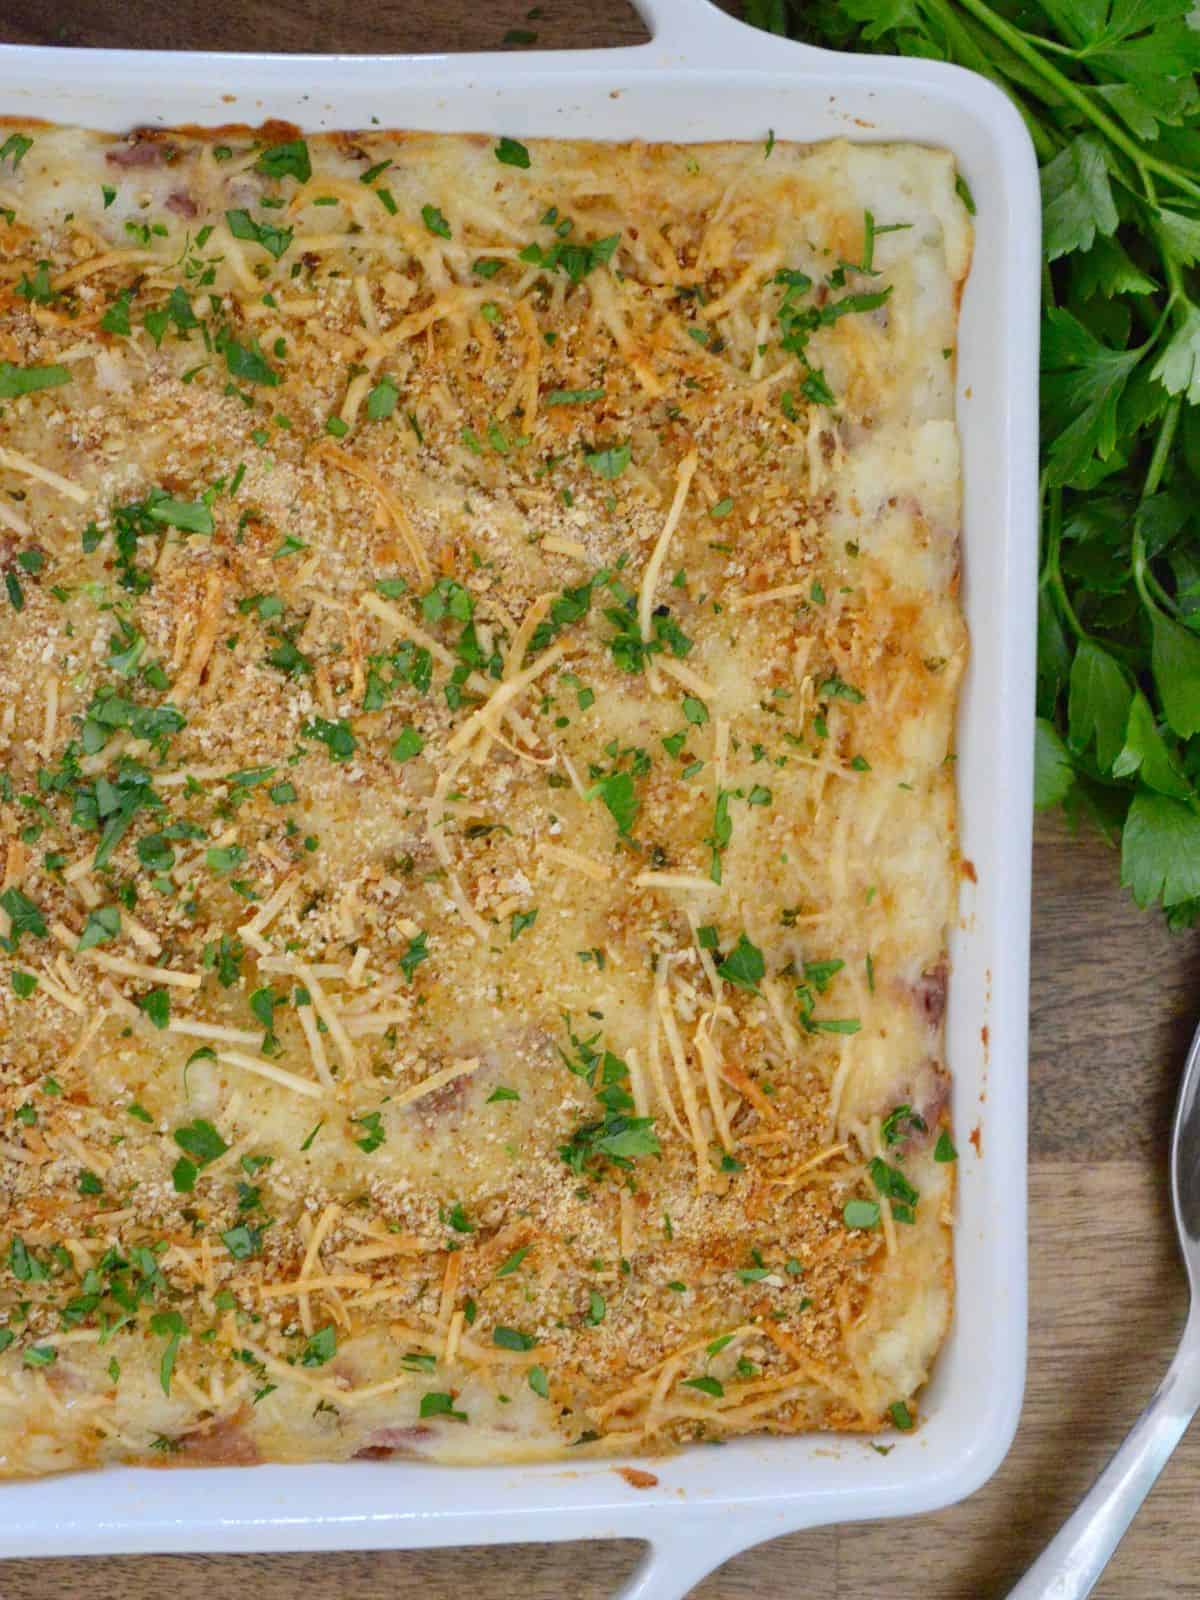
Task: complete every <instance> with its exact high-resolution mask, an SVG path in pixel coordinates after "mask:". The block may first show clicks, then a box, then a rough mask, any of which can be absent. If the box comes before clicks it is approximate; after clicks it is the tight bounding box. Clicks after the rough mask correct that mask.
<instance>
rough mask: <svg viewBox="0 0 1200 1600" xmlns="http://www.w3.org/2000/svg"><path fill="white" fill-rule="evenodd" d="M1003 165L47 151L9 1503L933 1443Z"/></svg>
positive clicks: (22, 726) (401, 152)
mask: <svg viewBox="0 0 1200 1600" xmlns="http://www.w3.org/2000/svg"><path fill="white" fill-rule="evenodd" d="M969 253H970V230H969V225H968V223H967V220H966V214H965V210H964V207H963V205H962V202H961V201H960V199H959V198H958V196H957V194H956V190H955V174H954V169H953V165H952V163H951V161H950V159H949V157H947V156H946V155H944V154H942V153H939V152H937V151H933V150H927V149H921V148H917V147H908V146H855V145H851V144H845V143H834V144H827V145H818V146H798V145H788V144H785V143H782V142H781V143H778V144H776V143H774V141H772V142H771V144H770V145H769V146H767V147H765V148H764V146H762V145H753V146H745V145H696V146H689V147H680V146H666V145H661V146H640V145H601V144H586V143H581V142H566V141H563V142H558V141H531V142H530V144H529V145H528V146H526V145H524V144H522V143H519V142H517V141H515V140H512V139H507V138H501V139H499V140H496V139H483V138H476V137H457V136H454V137H451V136H446V135H426V134H396V133H385V132H382V131H374V132H371V133H363V134H351V133H345V134H340V133H339V134H329V135H321V136H319V137H315V136H314V137H309V138H307V139H304V138H302V137H300V136H299V134H298V133H297V132H296V131H295V130H294V129H287V128H280V127H268V128H266V129H263V130H259V131H257V132H254V131H251V130H247V129H244V128H243V129H236V130H223V131H218V132H215V133H196V132H195V131H193V132H191V133H186V132H171V131H157V132H154V133H142V134H137V135H133V136H130V137H129V138H128V139H114V138H111V137H109V136H107V135H98V134H94V133H89V132H86V131H82V130H78V129H69V128H56V127H40V126H32V127H31V126H21V127H17V126H16V125H10V126H9V127H7V128H0V568H2V571H3V582H4V586H5V593H4V594H2V595H0V843H2V846H3V854H2V856H0V863H2V868H3V880H2V891H0V1472H2V1473H7V1474H17V1475H20V1474H33V1473H40V1472H47V1471H52V1470H57V1469H61V1468H65V1467H72V1466H81V1465H87V1464H99V1463H103V1462H113V1461H150V1462H153V1461H163V1462H170V1461H174V1462H178V1463H194V1462H213V1461H221V1462H241V1461H246V1462H250V1461H256V1460H279V1459H291V1460H297V1459H307V1458H312V1457H335V1458H336V1457H349V1456H353V1455H364V1454H365V1455H379V1454H391V1453H396V1452H404V1453H414V1454H420V1455H423V1456H427V1457H434V1458H437V1459H440V1460H446V1461H460V1462H470V1461H485V1460H497V1459H507V1460H517V1459H529V1458H534V1457H541V1456H548V1455H553V1454H556V1453H559V1452H565V1453H566V1455H567V1457H568V1458H569V1459H575V1458H577V1457H579V1456H581V1455H588V1454H595V1453H610V1452H614V1451H633V1450H636V1451H654V1450H663V1449H666V1448H669V1447H671V1446H673V1445H677V1444H680V1443H684V1442H686V1441H690V1440H698V1439H722V1438H726V1437H728V1436H730V1435H733V1434H736V1433H741V1432H746V1431H750V1430H772V1431H776V1432H788V1433H790V1432H796V1431H800V1430H806V1429H813V1428H819V1429H842V1430H845V1429H853V1430H870V1429H874V1428H877V1427H879V1426H880V1425H883V1424H886V1423H887V1422H888V1421H889V1419H890V1420H891V1421H892V1422H894V1423H895V1424H896V1425H897V1426H899V1427H901V1428H907V1427H911V1426H912V1425H913V1421H914V1417H915V1410H916V1408H915V1403H914V1396H915V1395H916V1394H917V1392H918V1391H919V1389H920V1387H921V1385H922V1384H923V1383H924V1381H925V1379H926V1377H927V1375H928V1371H929V1367H930V1364H931V1362H932V1359H933V1357H934V1355H935V1353H936V1350H937V1347H938V1345H939V1343H940V1341H941V1339H942V1337H943V1334H944V1332H945V1329H946V1325H947V1321H948V1317H949V1310H950V1303H951V1265H950V1231H949V1225H950V1213H951V1209H952V1189H953V1173H954V1166H953V1161H954V1148H953V1145H952V1143H951V1141H950V1135H949V1132H948V1119H947V1103H948V1078H947V1076H946V1072H945V1064H944V1061H943V1052H942V1013H943V1009H944V1003H945V991H946V960H945V953H944V952H945V930H946V927H947V925H948V924H949V922H950V921H951V920H952V919H953V917H954V915H955V884H956V881H957V874H958V859H957V854H956V845H955V827H954V774H953V759H954V758H953V723H954V708H955V700H956V694H957V687H958V682H959V677H960V674H961V671H962V668H963V665H964V661H965V654H966V636H965V630H964V627H963V623H962V619H961V614H960V608H959V604H958V598H957V587H958V528H959V517H960V510H959V462H958V447H957V438H956V433H955V426H954V420H953V416H954V344H955V339H956V326H957V307H958V297H959V294H960V292H961V287H962V283H963V281H964V278H965V275H966V271H967V266H968V261H969Z"/></svg>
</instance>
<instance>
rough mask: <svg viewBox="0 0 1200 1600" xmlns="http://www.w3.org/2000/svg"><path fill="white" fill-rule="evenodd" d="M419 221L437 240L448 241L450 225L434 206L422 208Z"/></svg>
mask: <svg viewBox="0 0 1200 1600" xmlns="http://www.w3.org/2000/svg"><path fill="white" fill-rule="evenodd" d="M421 220H422V221H423V222H424V224H425V226H426V227H427V228H428V229H429V231H430V233H433V234H436V235H437V237H438V238H439V239H448V238H449V237H450V224H449V223H448V222H447V221H446V219H445V217H444V216H443V215H442V213H441V212H440V211H439V210H438V208H437V207H436V206H432V205H425V206H422V207H421Z"/></svg>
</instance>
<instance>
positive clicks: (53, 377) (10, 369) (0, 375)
mask: <svg viewBox="0 0 1200 1600" xmlns="http://www.w3.org/2000/svg"><path fill="white" fill-rule="evenodd" d="M70 381H71V373H70V371H69V370H68V368H66V367H55V366H49V367H17V366H14V365H13V363H12V362H11V361H0V400H15V399H17V398H18V396H20V395H23V394H36V393H37V392H38V390H39V389H57V388H58V387H59V386H60V385H61V384H64V383H70Z"/></svg>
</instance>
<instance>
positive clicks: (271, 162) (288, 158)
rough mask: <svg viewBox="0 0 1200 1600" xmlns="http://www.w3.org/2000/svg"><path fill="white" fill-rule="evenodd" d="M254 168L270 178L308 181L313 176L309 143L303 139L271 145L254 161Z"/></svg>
mask: <svg viewBox="0 0 1200 1600" xmlns="http://www.w3.org/2000/svg"><path fill="white" fill-rule="evenodd" d="M254 170H255V171H256V172H261V173H264V174H265V175H266V176H267V177H268V178H295V180H296V182H297V183H307V182H308V181H309V179H310V178H311V177H312V161H311V159H310V158H309V154H308V145H307V144H306V143H305V141H304V140H303V139H289V140H287V142H286V143H284V144H274V145H271V146H270V148H269V149H266V150H264V151H263V152H262V154H261V155H260V156H259V158H258V160H257V161H256V162H255V163H254Z"/></svg>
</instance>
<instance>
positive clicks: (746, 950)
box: [717, 933, 766, 990]
mask: <svg viewBox="0 0 1200 1600" xmlns="http://www.w3.org/2000/svg"><path fill="white" fill-rule="evenodd" d="M717 972H718V973H719V974H720V976H721V977H722V978H724V979H725V980H726V982H727V983H732V984H734V985H736V986H737V987H738V988H739V989H750V990H756V989H757V987H758V985H759V984H760V983H761V982H762V979H763V974H764V973H765V972H766V965H765V963H764V962H763V955H762V951H761V950H760V949H759V948H758V946H757V945H754V944H751V942H750V940H749V939H747V937H746V935H745V934H744V933H741V934H739V935H738V942H737V944H736V945H734V947H733V949H732V950H731V951H730V952H729V954H728V955H727V956H726V957H725V959H724V960H723V961H721V962H719V963H718V965H717Z"/></svg>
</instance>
